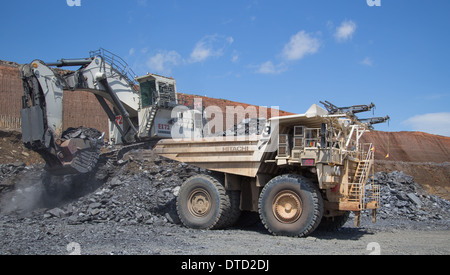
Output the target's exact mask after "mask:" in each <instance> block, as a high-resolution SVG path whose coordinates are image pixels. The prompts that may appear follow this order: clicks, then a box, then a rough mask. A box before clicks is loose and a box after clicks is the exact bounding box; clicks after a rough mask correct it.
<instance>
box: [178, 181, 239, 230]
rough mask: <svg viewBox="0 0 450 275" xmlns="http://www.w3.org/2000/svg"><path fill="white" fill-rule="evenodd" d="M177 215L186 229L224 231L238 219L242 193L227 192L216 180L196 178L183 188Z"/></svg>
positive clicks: (179, 195) (186, 183) (180, 193)
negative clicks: (222, 229) (223, 229)
mask: <svg viewBox="0 0 450 275" xmlns="http://www.w3.org/2000/svg"><path fill="white" fill-rule="evenodd" d="M177 212H178V216H179V218H180V220H181V222H182V223H183V224H184V225H185V226H186V227H189V228H195V229H221V228H225V227H228V226H231V225H232V224H233V223H235V222H236V221H237V219H238V218H239V214H240V210H239V192H236V191H226V190H225V188H224V187H223V185H222V184H221V183H220V182H219V180H217V179H216V178H213V177H211V176H207V175H197V176H194V177H191V178H189V179H188V180H186V182H185V183H184V184H183V185H182V186H181V188H180V192H179V194H178V197H177Z"/></svg>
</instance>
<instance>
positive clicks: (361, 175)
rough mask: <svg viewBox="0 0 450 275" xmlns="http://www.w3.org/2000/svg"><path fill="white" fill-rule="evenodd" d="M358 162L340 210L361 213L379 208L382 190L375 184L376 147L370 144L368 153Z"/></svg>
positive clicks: (341, 201) (342, 199)
mask: <svg viewBox="0 0 450 275" xmlns="http://www.w3.org/2000/svg"><path fill="white" fill-rule="evenodd" d="M361 159H362V160H360V161H359V162H358V165H357V168H356V171H355V175H354V176H353V180H352V183H346V184H345V185H346V189H347V190H346V191H344V196H343V197H342V198H341V200H340V204H341V206H340V209H341V210H349V211H361V210H364V209H376V208H378V207H379V201H380V199H379V197H380V189H379V186H378V185H375V184H373V182H372V181H371V178H372V177H373V168H374V166H373V163H374V147H373V145H372V144H369V149H368V151H367V153H364V155H363V157H362V158H361Z"/></svg>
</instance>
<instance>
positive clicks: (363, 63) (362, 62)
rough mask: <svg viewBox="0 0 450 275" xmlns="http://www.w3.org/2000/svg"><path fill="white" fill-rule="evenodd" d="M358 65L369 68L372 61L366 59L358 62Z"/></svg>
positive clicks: (368, 58)
mask: <svg viewBox="0 0 450 275" xmlns="http://www.w3.org/2000/svg"><path fill="white" fill-rule="evenodd" d="M359 64H361V65H365V66H369V67H370V66H372V65H373V61H372V59H371V58H370V57H366V58H364V59H363V60H362V61H361V62H359Z"/></svg>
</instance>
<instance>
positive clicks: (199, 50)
mask: <svg viewBox="0 0 450 275" xmlns="http://www.w3.org/2000/svg"><path fill="white" fill-rule="evenodd" d="M233 42H234V39H233V37H224V36H220V35H207V36H205V37H203V38H202V39H201V40H200V41H198V42H197V44H195V47H194V50H193V51H192V53H191V56H190V62H191V63H197V62H203V61H205V60H206V59H208V58H210V57H219V56H222V55H223V52H224V50H225V48H226V47H227V46H229V45H231V44H232V43H233Z"/></svg>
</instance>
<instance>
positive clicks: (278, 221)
mask: <svg viewBox="0 0 450 275" xmlns="http://www.w3.org/2000/svg"><path fill="white" fill-rule="evenodd" d="M259 215H260V218H261V221H262V223H263V224H264V226H265V227H266V229H267V230H268V231H269V232H271V233H272V234H274V235H277V236H289V237H305V236H307V235H309V234H311V233H312V232H313V231H314V230H315V229H316V228H317V226H318V225H319V223H320V221H321V219H322V215H323V199H322V195H321V194H320V192H319V189H318V188H317V186H316V185H315V184H314V183H312V182H311V181H310V180H308V179H307V178H305V177H302V176H299V175H295V174H288V175H282V176H278V177H275V178H274V179H272V180H271V181H270V182H269V183H268V184H267V185H266V186H265V187H264V189H263V191H262V192H261V195H260V198H259Z"/></svg>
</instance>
